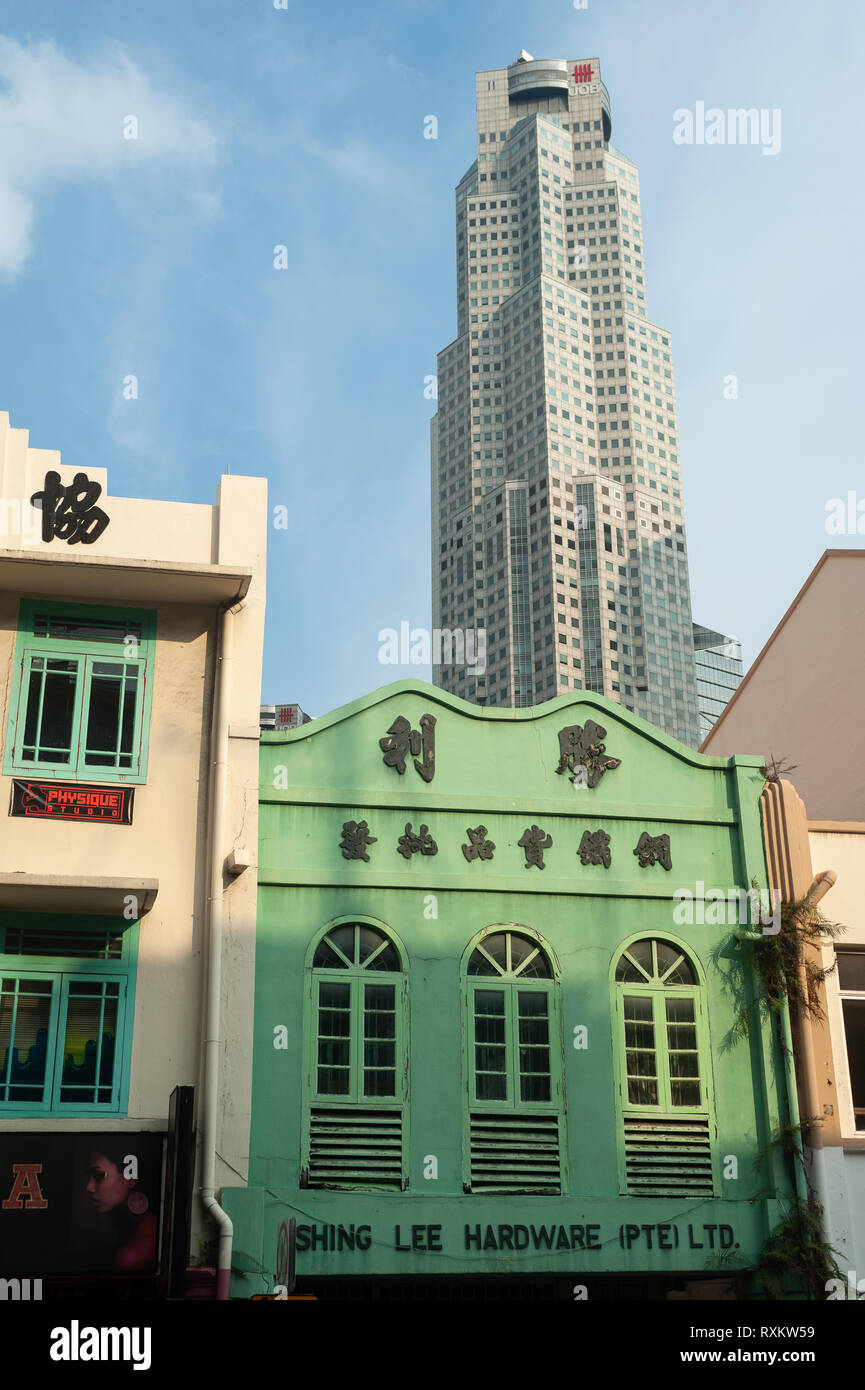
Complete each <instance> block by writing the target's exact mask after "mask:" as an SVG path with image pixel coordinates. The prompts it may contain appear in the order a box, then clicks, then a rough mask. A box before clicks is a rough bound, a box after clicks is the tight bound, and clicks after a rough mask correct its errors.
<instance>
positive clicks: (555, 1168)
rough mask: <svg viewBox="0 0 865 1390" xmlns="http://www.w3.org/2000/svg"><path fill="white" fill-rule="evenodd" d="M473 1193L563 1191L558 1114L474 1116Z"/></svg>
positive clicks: (477, 1113) (472, 1143) (472, 1135)
mask: <svg viewBox="0 0 865 1390" xmlns="http://www.w3.org/2000/svg"><path fill="white" fill-rule="evenodd" d="M471 1188H472V1191H473V1192H550V1193H559V1192H561V1190H562V1173H561V1153H560V1147H559V1117H558V1115H513V1114H511V1115H494V1114H489V1113H486V1114H484V1113H480V1112H477V1111H476V1112H474V1113H473V1114H472V1116H471Z"/></svg>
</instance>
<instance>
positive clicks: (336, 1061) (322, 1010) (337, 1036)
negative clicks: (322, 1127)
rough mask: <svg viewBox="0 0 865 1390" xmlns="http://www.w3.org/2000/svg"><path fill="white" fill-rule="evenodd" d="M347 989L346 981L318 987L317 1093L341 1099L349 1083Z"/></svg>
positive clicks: (348, 1007)
mask: <svg viewBox="0 0 865 1390" xmlns="http://www.w3.org/2000/svg"><path fill="white" fill-rule="evenodd" d="M350 1004H351V986H350V985H349V984H348V982H347V981H346V982H345V983H343V982H342V981H338V980H319V983H318V1080H317V1086H318V1092H319V1094H320V1095H326V1096H345V1095H348V1093H349V1087H350V1082H351V1039H350V1031H351V1011H350Z"/></svg>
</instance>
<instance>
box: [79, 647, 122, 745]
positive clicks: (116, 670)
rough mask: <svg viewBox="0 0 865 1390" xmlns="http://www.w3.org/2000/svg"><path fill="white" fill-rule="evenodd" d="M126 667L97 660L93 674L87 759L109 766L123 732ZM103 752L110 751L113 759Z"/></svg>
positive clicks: (86, 731) (88, 719)
mask: <svg viewBox="0 0 865 1390" xmlns="http://www.w3.org/2000/svg"><path fill="white" fill-rule="evenodd" d="M122 677H123V667H122V665H120V664H119V663H114V662H109V661H96V662H94V663H93V671H92V674H91V677H90V703H89V708H88V710H87V727H86V730H85V740H86V749H87V751H86V761H87V762H93V763H98V764H100V765H108V764H110V763H113V762H114V757H113V755H114V753H116V752H117V745H118V742H119V734H120V700H121V688H122V684H123V682H122ZM100 753H103V754H105V753H110V754H111V755H112V756H111V757H110V758H104V757H103V758H100V757H99V756H98V755H99V754H100Z"/></svg>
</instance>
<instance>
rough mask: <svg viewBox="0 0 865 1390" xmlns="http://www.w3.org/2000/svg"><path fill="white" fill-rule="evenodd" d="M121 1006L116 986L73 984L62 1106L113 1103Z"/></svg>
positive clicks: (61, 1088) (70, 996)
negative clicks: (75, 1103) (118, 1012)
mask: <svg viewBox="0 0 865 1390" xmlns="http://www.w3.org/2000/svg"><path fill="white" fill-rule="evenodd" d="M118 1003H119V986H118V985H117V984H116V983H114V982H110V983H109V982H105V983H100V982H98V981H93V982H90V981H72V982H71V983H70V985H69V992H68V998H67V1007H66V1036H65V1039H64V1043H63V1074H62V1077H61V1083H60V1101H61V1104H68V1103H70V1102H72V1103H74V1102H76V1101H77V1102H79V1103H81V1102H86V1103H87V1104H94V1103H96V1102H99V1101H102V1100H105V1099H108V1100H110V1098H111V1084H112V1081H113V1078H114V1057H115V1039H116V1035H117V1010H118ZM106 1091H107V1092H108V1095H107V1096H106V1095H105V1092H106ZM98 1092H101V1094H100V1093H98Z"/></svg>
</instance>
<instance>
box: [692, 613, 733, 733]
mask: <svg viewBox="0 0 865 1390" xmlns="http://www.w3.org/2000/svg"><path fill="white" fill-rule="evenodd" d="M694 660H695V663H696V671H697V703H698V706H699V713H700V739H701V741H702V740H703V739H704V738H705V737H706V736H707V734H708V733H709V731H710V729H713V728H714V726H715V724H716V723H717V721H718V720H719V719H720V717H721V715H722V714H723V713H724V710H725V709H726V708H727V706H728V704H729V703H730V701H731V700H732V698H733V696H734V695H735V693H736V691H737V690H738V688H739V686H740V685H741V684H742V677H743V675H744V674H745V671H744V667H743V665H742V643H741V642H740V641H739V639H738V637H725V636H724V634H723V632H715V630H714V628H711V627H702V626H701V625H700V623H694Z"/></svg>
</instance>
